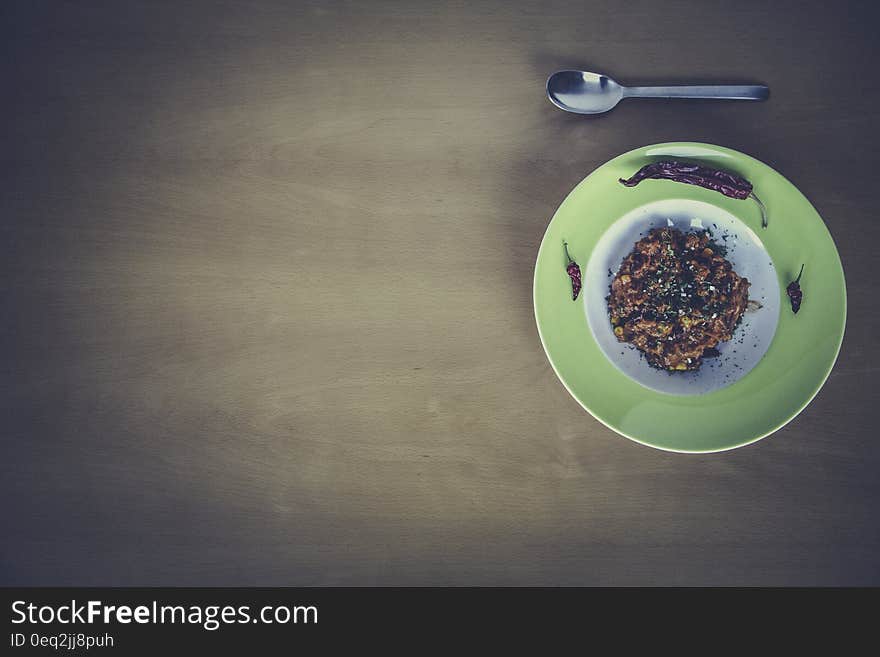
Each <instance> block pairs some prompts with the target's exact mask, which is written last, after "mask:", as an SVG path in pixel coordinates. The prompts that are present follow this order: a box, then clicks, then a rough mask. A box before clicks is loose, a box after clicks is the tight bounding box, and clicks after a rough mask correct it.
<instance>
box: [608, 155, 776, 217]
mask: <svg viewBox="0 0 880 657" xmlns="http://www.w3.org/2000/svg"><path fill="white" fill-rule="evenodd" d="M649 178H651V179H654V180H672V181H675V182H681V183H687V184H689V185H697V186H699V187H705V188H706V189H711V190H714V191H716V192H720V193H721V194H724V195H725V196H729V197H730V198H737V199H740V200H744V199H747V198H751V199H753V200H754V201H755V203H757V204H758V208H759V209H760V210H761V226H763V227H764V228H766V227H767V209H766V208H765V207H764V204H763V203H762V202H761V199H759V198H758V197H757V196H756V195H755V192H754V191H753V189H752V183H750V182H749V181H748V180H746V179H745V178H743V177H742V176H738V175H736V174H734V173H730V172H729V171H723V170H721V169H713V168H710V167H704V166H700V165H698V164H689V163H687V162H676V161H673V160H663V161H661V162H652V163H651V164H646V165H645V166H643V167H642V168H641V169H639V170H638V171H636V172H635V173H634V174H633V175H632V176H631V177H629V178H621V179H620V183H621V184H622V185H625V186H626V187H635V186H636V185H638V184H639V183H640V182H642V181H643V180H647V179H649Z"/></svg>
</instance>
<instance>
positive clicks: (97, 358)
mask: <svg viewBox="0 0 880 657" xmlns="http://www.w3.org/2000/svg"><path fill="white" fill-rule="evenodd" d="M0 14H2V18H0V25H2V30H3V33H2V37H3V38H2V41H0V43H2V45H0V48H2V52H3V56H2V57H0V70H2V80H3V82H2V84H3V102H2V106H3V109H2V133H3V140H2V148H3V152H2V154H0V171H2V174H3V185H2V189H0V219H2V222H0V227H2V240H0V242H2V245H0V249H2V252H0V267H2V276H0V290H2V295H3V306H2V308H3V322H2V325H0V326H2V328H0V331H2V334H0V344H2V363H3V368H2V372H3V376H2V378H0V392H2V397H0V404H2V409H3V418H2V427H3V435H2V458H0V476H2V481H0V495H2V499H3V500H4V514H3V516H4V521H3V531H2V532H0V584H28V585H31V584H43V585H61V584H70V585H85V584H92V585H111V584H112V585H125V584H128V585H233V584H234V585H344V584H354V585H378V584H404V585H410V584H451V585H461V584H501V585H509V584H522V585H535V584H550V585H569V584H578V585H594V584H595V585H641V584H645V585H710V584H721V585H756V584H767V585H807V584H821V585H825V584H855V585H860V584H874V585H877V584H880V558H878V554H880V439H878V437H877V432H876V421H875V419H874V416H873V413H872V410H873V408H875V407H876V406H877V402H878V396H877V394H876V390H877V387H876V383H875V382H873V381H872V380H871V379H870V377H871V376H873V375H876V373H877V372H878V363H877V355H878V345H877V342H876V337H875V333H874V331H876V328H877V325H878V311H877V305H876V304H877V293H876V278H875V277H876V267H877V257H876V253H877V246H876V245H877V243H878V238H880V231H878V224H880V221H878V217H877V205H876V201H875V198H876V197H875V195H876V192H877V189H878V183H877V180H876V176H877V166H876V154H877V151H878V147H880V140H878V137H877V125H878V119H880V110H878V108H880V87H878V78H877V76H876V74H874V73H873V71H874V68H875V65H876V63H877V55H878V52H877V45H876V44H877V40H876V34H875V29H874V22H873V20H872V19H873V18H874V17H872V16H870V15H869V13H868V10H867V9H866V8H865V6H864V5H862V4H855V3H853V4H850V5H846V4H844V5H843V6H841V5H834V4H833V3H827V2H809V3H795V2H779V3H764V2H760V3H759V2H744V3H736V4H735V5H731V4H730V3H728V2H682V1H675V0H670V1H668V2H641V1H630V2H597V1H592V2H573V1H572V2H553V1H549V2H540V3H537V2H535V3H530V2H491V3H490V2H480V3H477V2H473V3H471V2H448V3H444V2H436V1H434V2H427V1H418V2H364V3H356V2H345V3H342V2H339V3H337V2H325V1H314V2H281V1H277V2H255V3H239V2H210V3H209V2H183V3H177V2H167V3H157V2H116V3H111V2H90V1H88V2H76V3H66V2H55V3H50V2H35V1H25V2H11V3H3V5H2V7H0ZM558 68H585V69H587V70H597V71H602V72H607V73H609V74H611V75H613V76H614V77H615V78H617V79H619V80H621V81H624V82H628V83H633V84H649V83H652V82H660V81H666V82H669V81H673V82H674V81H680V82H703V83H706V82H728V81H732V82H740V83H745V82H763V83H765V84H768V85H769V86H770V87H771V93H772V96H771V99H770V100H769V101H768V102H766V103H752V104H749V103H712V102H675V101H641V102H639V101H627V102H625V103H623V104H622V105H620V106H619V107H618V108H617V109H616V110H614V112H612V113H610V114H608V115H605V116H602V117H594V118H586V117H579V116H574V115H569V114H566V113H564V112H561V111H559V110H557V109H556V108H554V107H553V106H552V105H551V104H550V103H549V102H548V101H547V99H546V98H545V96H544V88H543V87H544V81H545V79H546V77H547V75H548V74H549V73H550V72H552V71H553V70H555V69H558ZM843 101H845V102H843ZM672 140H693V141H706V142H711V143H717V144H721V145H724V146H729V147H732V148H735V149H738V150H742V151H744V152H746V153H749V154H751V155H753V156H755V157H757V158H759V159H760V160H763V161H764V162H767V163H768V164H769V165H771V166H773V167H774V168H776V169H778V170H779V171H781V172H782V173H783V174H784V175H785V176H787V177H788V178H789V179H790V180H791V181H792V182H794V184H795V185H797V186H798V187H799V188H800V189H801V190H802V191H803V192H804V193H805V194H806V195H807V197H808V198H809V199H810V200H811V201H812V202H813V203H814V205H815V206H816V207H817V209H818V210H819V212H820V214H821V215H822V216H823V217H824V219H825V221H826V223H827V225H828V227H829V229H830V231H831V233H832V235H833V236H834V239H835V241H836V243H837V246H838V249H839V251H840V255H841V258H842V260H843V263H844V268H845V270H846V275H847V281H848V290H849V317H848V324H847V333H846V338H845V340H844V345H843V350H842V352H841V355H840V358H839V360H838V363H837V366H836V368H835V369H834V371H833V373H832V375H831V377H830V379H829V380H828V382H827V383H826V385H825V387H824V388H823V389H822V391H821V392H820V394H819V395H818V397H817V398H816V399H815V400H814V402H813V403H812V404H811V405H810V406H809V407H808V408H807V409H806V410H805V411H804V412H803V413H802V414H801V415H800V416H799V417H798V418H797V419H795V420H794V421H793V422H792V423H791V424H789V425H788V426H787V427H785V428H784V429H783V430H781V431H780V432H778V433H777V434H775V435H774V436H772V437H770V438H768V439H766V440H764V441H761V442H759V443H756V444H754V445H751V446H749V447H746V448H743V449H739V450H735V451H732V452H728V453H723V454H718V455H705V456H693V455H676V454H670V453H664V452H660V451H655V450H653V449H650V448H647V447H643V446H640V445H637V444H635V443H633V442H630V441H628V440H626V439H624V438H621V437H619V436H617V435H616V434H614V433H613V432H612V431H610V430H609V429H606V428H605V427H604V426H602V425H601V424H600V423H599V422H597V421H595V420H594V419H593V418H592V417H590V416H589V415H588V414H587V413H585V412H584V411H583V410H582V409H581V408H580V406H578V404H577V403H576V402H575V401H574V400H573V399H572V398H571V397H570V396H569V395H568V393H567V392H566V391H565V389H564V388H563V386H562V385H561V384H560V382H559V381H558V380H557V379H556V377H555V375H554V374H553V371H552V370H551V368H550V366H549V364H548V362H547V359H546V358H545V356H544V352H543V350H542V348H541V344H540V341H539V339H538V335H537V331H536V328H535V322H534V317H533V313H532V300H531V280H532V273H533V266H534V259H535V254H536V252H537V248H538V245H539V243H540V240H541V237H542V235H543V232H544V229H545V227H546V225H547V222H548V221H549V219H550V217H551V216H552V214H553V212H554V210H555V208H556V207H557V205H558V204H559V203H560V202H561V201H562V199H563V198H564V197H565V195H566V194H567V193H568V192H569V190H570V189H571V188H572V187H573V186H574V185H575V184H576V183H577V182H578V181H579V180H581V179H582V178H583V177H584V176H585V175H587V174H588V173H589V172H590V171H591V170H592V169H594V168H595V167H596V166H598V165H599V164H601V163H603V162H605V161H606V160H608V159H610V158H611V157H613V156H615V155H617V154H619V153H621V152H623V151H626V150H628V149H631V148H634V147H637V146H640V145H644V144H650V143H656V142H663V141H672Z"/></svg>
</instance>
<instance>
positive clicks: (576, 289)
mask: <svg viewBox="0 0 880 657" xmlns="http://www.w3.org/2000/svg"><path fill="white" fill-rule="evenodd" d="M562 248H564V249H565V258H566V259H567V260H568V265H566V267H565V271H566V272H567V273H568V277H569V278H570V279H571V300H572V301H575V300H576V299H577V298H578V294H580V293H581V268H580V267H579V266H578V264H577V263H576V262H575V261H574V260H572V259H571V256H570V255H568V243H567V242H563V243H562Z"/></svg>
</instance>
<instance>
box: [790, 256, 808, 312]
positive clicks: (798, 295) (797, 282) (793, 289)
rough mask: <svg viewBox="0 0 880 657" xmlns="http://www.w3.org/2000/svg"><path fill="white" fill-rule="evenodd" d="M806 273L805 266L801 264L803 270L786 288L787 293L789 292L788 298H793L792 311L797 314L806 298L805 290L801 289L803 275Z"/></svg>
mask: <svg viewBox="0 0 880 657" xmlns="http://www.w3.org/2000/svg"><path fill="white" fill-rule="evenodd" d="M803 275H804V266H803V265H801V270H800V272H799V273H798V276H797V278H796V279H794V280H793V281H792V282H791V283H789V284H788V287H787V288H785V292H786V294H788V298H789V299H791V312H793V313H794V314H795V315H797V312H798V310H800V309H801V301H803V298H804V291H803V290H801V276H803Z"/></svg>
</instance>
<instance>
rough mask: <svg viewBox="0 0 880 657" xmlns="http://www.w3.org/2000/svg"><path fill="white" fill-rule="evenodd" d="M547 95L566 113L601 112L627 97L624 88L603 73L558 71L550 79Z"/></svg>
mask: <svg viewBox="0 0 880 657" xmlns="http://www.w3.org/2000/svg"><path fill="white" fill-rule="evenodd" d="M547 96H548V97H549V98H550V102H552V103H553V104H554V105H556V107H558V108H559V109H563V110H565V111H566V112H574V113H575V114H601V113H602V112H607V111H608V110H610V109H613V108H614V106H615V105H617V103H619V102H620V101H621V99H623V87H621V86H620V85H619V84H617V83H616V82H615V81H614V80H612V79H611V78H609V77H608V76H607V75H600V74H599V73H590V72H588V71H557V72H556V73H554V74H553V75H551V76H550V78H549V79H548V80H547Z"/></svg>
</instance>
